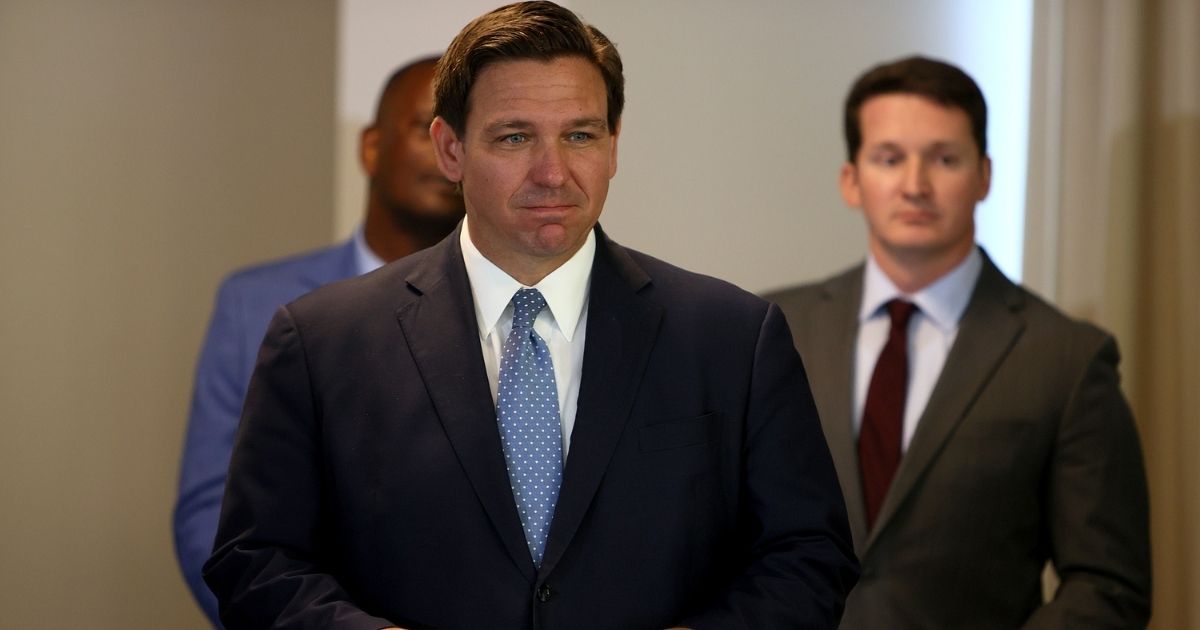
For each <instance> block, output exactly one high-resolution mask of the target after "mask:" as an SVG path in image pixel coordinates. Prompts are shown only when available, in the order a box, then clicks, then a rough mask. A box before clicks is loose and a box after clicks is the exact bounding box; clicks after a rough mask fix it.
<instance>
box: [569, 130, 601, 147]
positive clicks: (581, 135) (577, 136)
mask: <svg viewBox="0 0 1200 630" xmlns="http://www.w3.org/2000/svg"><path fill="white" fill-rule="evenodd" d="M595 137H596V136H595V135H593V134H591V133H588V132H586V131H572V132H571V133H568V134H567V142H573V143H576V144H579V143H582V142H588V141H589V140H592V139H593V138H595Z"/></svg>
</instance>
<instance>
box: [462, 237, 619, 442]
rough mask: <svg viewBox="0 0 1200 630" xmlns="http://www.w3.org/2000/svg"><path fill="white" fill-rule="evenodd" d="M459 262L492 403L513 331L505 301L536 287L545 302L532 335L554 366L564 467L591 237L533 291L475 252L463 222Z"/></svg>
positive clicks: (580, 366)
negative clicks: (503, 354) (472, 306)
mask: <svg viewBox="0 0 1200 630" xmlns="http://www.w3.org/2000/svg"><path fill="white" fill-rule="evenodd" d="M459 243H460V245H461V246H462V252H463V263H464V264H465V265H466V267H467V277H468V278H469V279H470V281H471V295H472V297H474V298H475V321H476V322H478V323H479V344H480V346H481V347H482V349H483V365H484V367H486V368H487V377H488V385H489V386H490V387H491V391H492V404H493V405H494V404H495V403H496V395H497V394H496V392H497V391H498V389H499V382H500V356H501V352H502V350H503V349H504V340H505V339H508V333H509V331H511V330H512V315H513V309H512V305H511V304H509V301H510V300H512V296H513V294H514V293H516V292H517V291H518V290H519V289H523V288H534V289H537V290H538V291H540V292H541V293H542V296H543V297H545V298H546V308H544V309H542V312H541V313H538V316H537V319H535V320H534V322H533V330H534V332H536V333H537V334H538V336H540V337H541V338H542V340H544V341H545V342H546V346H547V347H549V349H550V360H552V361H553V362H554V384H555V385H556V386H557V387H558V410H559V414H558V415H559V419H560V420H561V421H562V439H563V451H562V452H563V462H564V463H565V462H566V459H567V450H568V447H569V446H570V444H571V431H572V429H574V428H575V409H576V404H577V403H578V399H579V382H580V375H581V374H582V372H583V345H584V340H585V338H586V337H587V334H586V333H587V308H588V287H589V284H590V282H591V279H592V259H593V258H594V257H595V254H596V234H595V232H589V233H588V236H587V240H586V241H585V242H584V244H583V246H582V247H580V248H579V251H577V252H575V255H574V256H572V257H571V258H570V259H569V260H567V262H565V263H563V264H562V266H560V267H559V268H558V269H555V270H554V271H552V272H550V275H548V276H546V277H545V278H542V281H541V282H539V283H537V284H536V285H534V286H533V287H526V286H524V285H522V284H521V283H520V282H518V281H517V280H516V279H514V278H513V277H512V276H510V275H508V274H507V273H505V272H504V271H503V270H502V269H500V268H499V267H497V266H496V265H495V264H494V263H492V261H490V260H488V259H487V258H485V257H484V256H483V254H481V253H480V252H479V250H478V249H476V247H475V244H474V243H472V242H471V237H470V234H469V232H468V230H467V220H466V219H463V226H462V234H461V235H460V236H459Z"/></svg>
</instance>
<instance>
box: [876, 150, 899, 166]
mask: <svg viewBox="0 0 1200 630" xmlns="http://www.w3.org/2000/svg"><path fill="white" fill-rule="evenodd" d="M902 161H903V156H901V155H900V154H899V153H896V152H895V151H880V152H878V153H875V154H874V155H872V156H871V162H873V163H875V164H878V165H879V166H896V165H897V164H899V163H900V162H902Z"/></svg>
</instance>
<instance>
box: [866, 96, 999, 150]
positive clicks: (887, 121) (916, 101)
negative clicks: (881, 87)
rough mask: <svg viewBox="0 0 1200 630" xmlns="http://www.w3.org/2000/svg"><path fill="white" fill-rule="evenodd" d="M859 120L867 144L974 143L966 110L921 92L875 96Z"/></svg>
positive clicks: (867, 102)
mask: <svg viewBox="0 0 1200 630" xmlns="http://www.w3.org/2000/svg"><path fill="white" fill-rule="evenodd" d="M858 121H859V127H860V129H861V131H862V138H863V144H864V145H873V144H880V143H895V144H902V145H906V144H932V143H964V142H965V143H971V144H974V142H975V140H974V136H973V135H972V133H971V119H970V117H969V116H968V115H967V112H965V111H963V110H962V109H961V108H958V107H953V106H947V105H943V104H941V103H939V102H937V101H935V100H933V99H931V98H928V97H925V96H921V95H918V94H903V93H897V94H881V95H879V96H873V97H871V98H869V99H867V100H866V101H865V102H864V103H863V104H862V107H861V108H859V112H858Z"/></svg>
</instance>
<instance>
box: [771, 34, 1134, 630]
mask: <svg viewBox="0 0 1200 630" xmlns="http://www.w3.org/2000/svg"><path fill="white" fill-rule="evenodd" d="M986 126H987V109H986V105H985V103H984V99H983V95H982V93H981V92H980V90H979V88H978V86H977V85H976V84H975V82H974V81H973V80H971V78H970V77H969V76H967V75H966V74H965V73H964V72H963V71H962V70H960V69H958V68H956V67H954V66H951V65H949V64H946V63H942V62H939V61H934V60H930V59H926V58H920V57H913V58H907V59H902V60H899V61H895V62H892V63H888V64H884V65H881V66H878V67H875V68H873V69H871V70H869V71H868V72H867V73H865V74H864V75H863V76H861V77H860V78H859V79H858V81H857V82H856V83H855V84H854V86H853V88H852V89H851V91H850V94H849V96H848V98H847V100H846V105H845V134H846V143H847V149H848V158H847V162H846V164H844V165H843V166H842V170H841V174H840V188H841V192H842V196H843V198H844V199H845V201H846V203H847V205H849V206H852V207H855V208H859V209H861V210H862V212H863V216H864V217H865V218H866V223H867V243H868V252H869V255H868V256H867V259H866V262H865V263H864V264H861V265H858V266H856V267H854V268H852V269H850V270H848V271H846V272H844V273H842V274H840V275H837V276H835V277H833V278H830V279H828V280H825V281H822V282H818V283H815V284H811V285H806V286H801V287H797V288H792V289H789V290H785V291H781V292H778V293H776V294H774V295H769V296H767V298H768V299H770V300H772V301H775V302H777V303H778V304H779V305H780V306H781V307H782V308H783V310H784V312H785V313H786V315H787V319H788V321H789V322H790V324H791V326H792V333H793V336H794V338H795V342H796V347H797V348H798V349H799V351H800V353H801V355H802V356H803V357H804V360H805V363H806V364H807V366H808V368H809V369H808V377H809V379H810V381H811V384H812V390H813V394H814V395H815V398H816V402H817V407H818V409H819V411H820V416H821V421H822V424H823V426H824V430H825V436H826V438H827V440H828V442H829V447H830V449H831V450H832V452H833V457H834V462H835V465H836V467H837V471H838V476H839V478H840V481H841V485H842V491H843V493H844V494H845V497H846V507H847V510H848V512H849V517H850V524H851V528H852V532H853V536H854V544H855V549H856V551H857V553H858V555H859V557H860V559H861V561H862V567H863V573H862V578H861V580H860V581H859V583H858V586H857V588H855V590H854V591H853V592H852V593H851V594H850V598H849V599H848V600H847V603H846V612H845V616H844V618H843V622H842V628H972V629H979V628H1016V627H1027V628H1035V627H1036V628H1137V627H1143V626H1145V624H1146V622H1147V620H1148V619H1149V616H1150V552H1149V534H1148V531H1147V530H1148V512H1149V509H1148V499H1147V491H1146V481H1145V472H1144V466H1143V462H1142V455H1141V449H1140V446H1139V443H1138V435H1137V429H1136V427H1135V426H1134V422H1133V417H1132V415H1131V413H1130V410H1129V407H1128V405H1127V404H1126V402H1125V399H1124V397H1123V396H1122V394H1121V390H1120V386H1119V383H1118V376H1117V361H1118V354H1117V348H1116V343H1115V341H1114V340H1113V338H1112V337H1111V336H1110V335H1108V334H1107V333H1105V332H1104V331H1102V330H1100V329H1098V328H1096V327H1094V326H1092V325H1090V324H1088V323H1084V322H1079V321H1074V320H1071V319H1069V318H1068V317H1066V316H1065V315H1063V314H1062V313H1060V312H1059V311H1057V310H1056V309H1054V308H1053V307H1052V306H1050V305H1048V304H1047V303H1045V302H1044V301H1042V300H1041V299H1039V298H1038V297H1036V296H1034V295H1033V294H1031V293H1029V292H1028V291H1026V290H1025V289H1023V288H1021V287H1020V286H1017V285H1015V284H1013V283H1012V282H1011V281H1009V280H1008V279H1007V278H1006V277H1005V276H1004V275H1003V274H1002V273H1001V272H1000V271H999V270H998V269H997V268H996V266H995V265H993V264H992V262H991V261H990V260H989V259H988V257H987V254H986V253H985V252H984V251H983V250H982V249H981V248H979V247H978V246H977V245H976V244H975V226H974V210H975V205H976V203H978V202H979V201H981V200H982V199H983V198H984V197H985V196H986V195H987V193H988V187H989V183H990V175H991V162H990V160H989V158H988V157H987V145H986ZM1047 561H1049V562H1051V563H1052V564H1053V566H1054V568H1055V569H1056V571H1057V573H1058V575H1059V576H1060V578H1061V584H1060V585H1059V586H1058V588H1057V590H1056V592H1055V593H1054V596H1053V597H1052V599H1051V600H1050V601H1049V602H1043V598H1042V589H1041V581H1040V575H1041V574H1042V571H1043V567H1044V566H1045V563H1046V562H1047Z"/></svg>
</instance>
